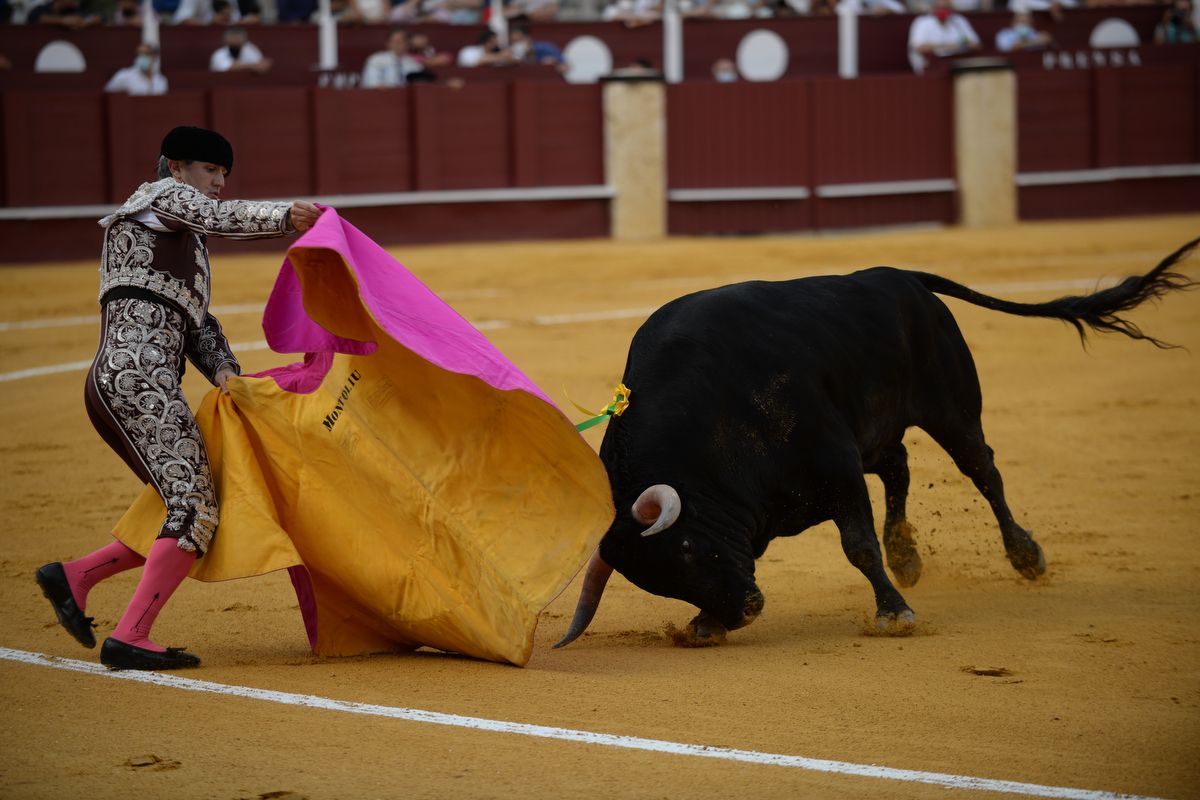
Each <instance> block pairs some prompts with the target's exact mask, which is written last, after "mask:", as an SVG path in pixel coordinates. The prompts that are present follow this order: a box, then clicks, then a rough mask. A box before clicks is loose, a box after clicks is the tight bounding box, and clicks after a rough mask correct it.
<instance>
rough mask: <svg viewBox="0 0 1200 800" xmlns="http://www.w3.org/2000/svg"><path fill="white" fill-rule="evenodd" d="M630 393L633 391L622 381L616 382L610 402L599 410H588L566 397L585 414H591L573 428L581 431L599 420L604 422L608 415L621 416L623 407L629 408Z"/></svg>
mask: <svg viewBox="0 0 1200 800" xmlns="http://www.w3.org/2000/svg"><path fill="white" fill-rule="evenodd" d="M631 394H633V392H631V391H629V387H628V386H626V385H625V384H623V383H618V384H617V388H616V391H615V392H614V393H613V399H612V402H610V403H609V404H608V405H606V406H605V407H604V408H603V409H601V410H600V411H599V412H595V411H590V410H588V409H586V408H584V407H583V406H581V405H579V403H576V402H575V401H574V400H571V398H570V397H568V398H567V399H568V400H571V405H573V406H575V407H576V408H578V409H579V410H580V411H582V412H583V413H585V414H591V415H592V418H591V419H585V420H584V421H583V422H580V423H579V424H578V425H576V426H575V430H577V431H580V432H583V431H586V430H587V429H588V428H592V427H595V426H596V425H599V424H600V423H601V422H605V421H606V420H607V419H608V418H609V417H619V416H621V415H622V414H624V413H625V409H627V408H629V395H631Z"/></svg>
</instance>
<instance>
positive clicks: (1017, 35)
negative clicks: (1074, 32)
mask: <svg viewBox="0 0 1200 800" xmlns="http://www.w3.org/2000/svg"><path fill="white" fill-rule="evenodd" d="M1053 43H1054V39H1053V38H1051V36H1050V34H1048V33H1046V32H1045V31H1039V30H1038V29H1037V28H1035V27H1034V26H1033V15H1032V14H1030V13H1029V12H1028V11H1018V12H1017V13H1015V14H1013V18H1012V24H1011V25H1009V26H1008V27H1007V28H1001V29H1000V31H999V32H998V33H997V34H996V49H997V50H999V51H1000V52H1001V53H1011V52H1014V51H1017V50H1045V49H1046V48H1047V47H1049V46H1050V45H1052V44H1053Z"/></svg>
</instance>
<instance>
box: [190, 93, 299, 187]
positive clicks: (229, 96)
mask: <svg viewBox="0 0 1200 800" xmlns="http://www.w3.org/2000/svg"><path fill="white" fill-rule="evenodd" d="M209 97H210V103H211V104H212V117H211V119H212V125H213V127H214V128H215V129H216V130H218V131H221V133H222V134H224V135H225V137H226V138H227V139H229V141H230V143H232V144H233V151H234V153H235V159H234V165H233V174H232V175H231V176H230V180H229V184H228V187H229V188H228V190H227V192H228V194H229V195H231V196H234V197H277V198H293V197H303V196H305V195H310V194H312V193H313V180H312V176H313V171H314V170H313V164H314V162H313V147H312V125H311V111H310V109H309V97H310V91H309V90H307V89H253V90H251V89H242V90H235V89H229V90H225V89H217V90H214V91H213V92H211V93H210V95H209Z"/></svg>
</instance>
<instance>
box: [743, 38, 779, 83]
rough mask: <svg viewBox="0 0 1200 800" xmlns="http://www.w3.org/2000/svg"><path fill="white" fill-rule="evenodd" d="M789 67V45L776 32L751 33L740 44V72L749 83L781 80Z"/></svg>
mask: <svg viewBox="0 0 1200 800" xmlns="http://www.w3.org/2000/svg"><path fill="white" fill-rule="evenodd" d="M787 66H788V48H787V44H785V43H784V41H783V37H782V36H780V35H779V34H778V33H775V32H774V31H768V30H756V31H750V32H749V33H747V34H746V35H745V36H743V37H742V41H741V42H739V43H738V49H737V68H738V72H740V73H741V75H742V77H743V78H745V79H746V80H748V81H776V80H779V79H780V78H781V77H783V73H785V72H787Z"/></svg>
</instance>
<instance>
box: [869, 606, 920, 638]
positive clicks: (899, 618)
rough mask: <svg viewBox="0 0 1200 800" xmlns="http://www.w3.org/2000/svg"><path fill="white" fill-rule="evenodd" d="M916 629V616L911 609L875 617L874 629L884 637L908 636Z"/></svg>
mask: <svg viewBox="0 0 1200 800" xmlns="http://www.w3.org/2000/svg"><path fill="white" fill-rule="evenodd" d="M916 627H917V615H916V614H914V613H913V612H912V609H911V608H906V609H904V610H903V611H898V612H896V613H886V614H877V615H876V616H875V629H876V630H877V631H878V632H879V633H881V634H883V635H884V636H910V635H911V634H912V632H913V631H914V630H915V629H916Z"/></svg>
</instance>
